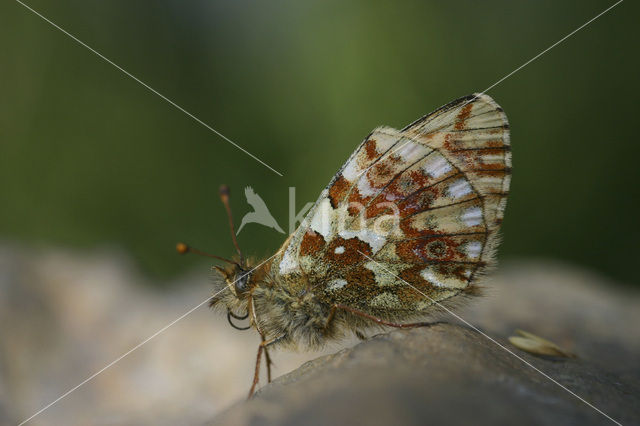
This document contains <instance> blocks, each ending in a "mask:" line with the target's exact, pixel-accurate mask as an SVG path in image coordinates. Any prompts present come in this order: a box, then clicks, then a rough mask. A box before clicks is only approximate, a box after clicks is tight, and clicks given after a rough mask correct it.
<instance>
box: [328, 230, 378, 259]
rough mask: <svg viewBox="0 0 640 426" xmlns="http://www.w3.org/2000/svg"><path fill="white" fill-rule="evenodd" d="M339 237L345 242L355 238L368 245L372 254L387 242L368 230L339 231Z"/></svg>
mask: <svg viewBox="0 0 640 426" xmlns="http://www.w3.org/2000/svg"><path fill="white" fill-rule="evenodd" d="M339 235H340V236H341V237H342V238H344V239H345V240H348V239H349V238H354V237H355V238H357V239H359V240H360V241H364V242H365V243H367V244H369V247H371V252H372V253H373V254H375V253H377V252H378V250H380V249H381V248H382V246H384V245H385V243H386V242H387V239H386V238H385V237H384V236H383V235H380V234H376V233H375V232H374V231H373V230H370V229H361V230H359V231H340V233H339Z"/></svg>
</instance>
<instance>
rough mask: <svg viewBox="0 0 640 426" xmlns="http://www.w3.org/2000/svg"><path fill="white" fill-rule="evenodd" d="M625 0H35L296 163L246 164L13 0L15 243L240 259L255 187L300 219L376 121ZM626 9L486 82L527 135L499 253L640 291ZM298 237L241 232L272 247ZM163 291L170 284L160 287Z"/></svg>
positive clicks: (8, 77)
mask: <svg viewBox="0 0 640 426" xmlns="http://www.w3.org/2000/svg"><path fill="white" fill-rule="evenodd" d="M610 3H611V2H606V1H587V2H584V1H580V2H578V1H570V2H560V3H558V2H553V1H535V2H534V1H531V2H507V1H504V2H502V1H497V2H473V1H464V2H447V3H445V2H423V1H408V2H403V3H402V4H397V3H393V2H378V1H355V2H340V1H321V2H320V1H318V2H307V1H304V2H298V1H275V2H267V3H265V2H247V1H235V0H234V1H192V2H187V3H185V2H180V1H156V2H129V1H110V2H103V1H98V0H84V1H65V2H50V1H42V0H33V1H30V2H29V3H28V4H29V5H30V6H32V7H33V8H35V9H36V10H38V11H40V12H41V13H43V14H44V15H45V16H47V17H48V18H49V19H51V20H52V21H53V22H55V23H57V24H58V25H60V26H61V27H63V28H65V29H66V30H67V31H69V32H71V33H72V34H74V35H75V36H77V37H78V38H79V39H80V40H83V41H84V42H86V43H87V44H89V45H90V46H92V47H93V48H95V49H96V50H97V51H99V52H101V53H102V54H103V55H105V56H106V57H108V58H110V59H111V60H113V61H114V62H116V63H117V64H119V65H120V66H122V67H123V68H125V69H126V70H128V71H129V72H131V73H132V74H134V75H135V76H137V77H138V78H140V79H141V80H143V81H144V82H146V83H147V84H149V85H150V86H152V87H153V88H155V89H156V90H158V91H159V92H160V93H162V94H164V95H166V96H167V97H168V98H170V99H172V100H174V101H175V102H176V103H178V104H179V105H181V106H183V107H184V108H186V109H187V110H188V111H190V112H192V113H193V114H195V115H196V116H197V117H199V118H200V119H202V120H203V121H205V122H207V123H209V124H210V125H211V126H213V127H214V128H216V129H217V130H219V131H220V132H222V133H223V134H225V135H226V136H228V137H229V138H231V139H232V140H234V141H236V142H237V143H238V144H240V145H241V146H243V147H244V148H246V149H247V150H249V151H250V152H252V153H253V154H255V155H256V156H258V157H259V158H261V159H263V161H265V162H266V163H268V164H269V165H271V166H272V167H274V168H275V169H277V170H278V171H280V172H281V173H282V174H283V175H284V176H283V177H280V176H278V175H276V174H274V173H273V172H271V171H270V170H268V169H267V168H265V167H263V166H262V165H260V164H259V163H257V162H256V161H254V160H253V159H251V158H249V157H248V156H246V155H245V154H244V153H242V152H240V151H239V150H237V149H236V148H234V147H233V146H231V145H230V144H228V143H227V142H225V141H223V140H222V139H220V138H219V137H217V136H216V135H215V134H213V133H211V132H210V131H209V130H207V129H205V128H204V127H202V126H201V125H199V124H197V123H196V122H195V121H193V120H192V119H191V118H189V117H187V116H186V115H185V114H183V113H182V112H180V111H178V110H176V109H175V108H173V107H172V106H171V105H169V104H168V103H166V102H165V101H163V100H162V99H160V98H159V97H158V96H156V95H154V94H152V93H150V92H149V91H148V90H147V89H145V88H143V87H142V86H140V85H139V84H138V83H136V82H134V81H133V80H131V79H130V78H128V77H126V76H125V75H124V74H123V73H121V72H120V71H118V70H116V69H115V68H113V67H112V66H111V65H109V64H107V63H105V62H104V61H103V60H101V59H100V58H98V57H97V56H96V55H94V54H92V53H91V52H89V51H88V50H87V49H85V48H83V47H81V46H79V45H78V44H77V43H76V42H74V41H72V40H71V39H69V38H68V37H66V36H65V35H63V34H62V33H60V32H59V31H57V30H55V29H53V28H52V27H51V26H50V25H49V24H47V23H45V22H44V21H42V20H41V19H40V18H38V17H36V16H35V15H34V14H32V13H31V12H29V11H27V10H26V9H25V8H24V7H22V6H20V5H19V4H18V3H16V2H3V3H2V5H0V17H1V18H0V20H1V22H2V24H1V25H0V51H1V52H2V66H1V67H0V92H1V93H2V101H1V102H0V138H1V141H2V143H1V148H0V188H1V191H0V197H1V198H0V205H1V206H2V208H0V236H1V237H2V238H3V239H4V240H10V241H17V242H24V243H28V244H38V245H63V246H68V247H75V248H80V249H84V248H91V247H96V246H103V245H110V246H116V247H120V248H122V249H125V250H126V251H128V252H129V253H131V254H132V255H133V256H134V257H135V259H136V261H137V262H138V264H139V265H140V267H141V268H143V270H144V271H145V272H147V273H149V274H150V275H152V276H155V277H159V278H163V277H170V276H174V275H175V274H177V273H178V272H180V271H184V270H185V269H187V268H189V267H191V266H193V263H196V262H204V261H203V260H199V259H193V258H191V259H190V258H183V257H177V256H176V255H175V253H174V244H175V242H176V241H178V240H185V241H187V242H189V243H191V244H192V245H194V246H198V247H201V248H202V249H206V250H209V251H211V252H214V253H218V254H220V255H225V256H226V255H230V254H231V253H232V246H231V245H230V241H229V237H228V230H227V225H226V220H225V217H224V214H223V213H224V210H223V209H222V207H221V205H220V204H219V200H218V197H217V188H218V185H219V184H220V183H227V184H229V185H230V186H231V187H232V189H233V190H234V191H235V192H234V195H235V196H234V198H233V200H232V203H233V207H234V212H235V215H236V217H237V220H239V219H240V218H241V217H242V215H244V214H245V213H246V212H248V211H249V210H250V207H249V206H248V205H247V204H246V202H245V200H244V195H243V189H244V187H245V186H248V185H251V186H253V187H254V189H255V190H256V192H257V193H258V194H260V195H261V196H262V197H263V199H264V200H265V201H266V202H267V204H268V205H269V207H270V208H271V210H272V213H273V214H274V216H275V217H276V218H277V219H278V220H279V222H280V224H281V226H282V227H283V228H285V229H287V223H288V187H290V186H294V187H296V189H297V192H296V194H297V204H298V207H299V208H301V207H302V206H303V205H304V204H305V203H306V202H308V201H314V200H315V198H316V197H317V195H318V194H319V192H320V191H321V189H322V188H323V187H324V186H325V185H326V184H327V182H328V181H329V179H330V178H331V176H332V175H333V173H335V172H336V171H337V170H338V168H339V167H340V166H341V164H342V163H343V162H344V161H345V160H346V158H347V156H348V155H349V154H350V153H351V152H352V150H353V149H354V147H355V146H356V145H357V144H358V143H359V142H360V141H361V140H362V138H363V137H364V136H366V135H367V133H368V132H369V131H370V130H371V129H373V128H374V127H376V126H378V125H382V124H386V125H390V126H393V127H396V128H400V127H402V126H404V125H405V124H407V123H409V122H411V121H413V120H414V119H415V118H417V117H420V116H421V115H423V114H425V113H427V112H429V111H432V110H434V109H435V108H437V107H439V106H440V105H442V104H444V103H447V102H449V101H451V100H453V99H455V98H457V97H460V96H463V95H466V94H469V93H473V92H475V91H481V90H483V89H485V88H487V87H488V86H490V85H491V84H493V83H494V82H496V81H497V80H498V79H500V78H501V77H503V76H504V75H505V74H507V73H509V72H510V71H512V70H514V69H515V68H516V67H517V66H519V65H521V64H522V63H524V62H525V61H527V60H528V59H530V58H531V57H533V56H534V55H535V54H537V53H539V52H540V51H541V50H543V49H544V48H546V47H548V46H549V45H551V44H552V43H554V42H555V41H557V40H558V39H560V38H561V37H563V36H564V35H566V34H567V33H568V32H570V31H571V30H573V29H575V28H576V27H578V26H579V25H581V24H583V23H584V22H585V21H587V20H588V19H589V18H591V17H593V16H594V15H595V14H596V13H598V12H599V11H601V10H603V9H604V8H605V7H606V6H607V5H609V4H610ZM632 3H633V2H625V3H623V4H622V5H621V6H619V7H618V8H617V10H616V9H614V10H613V11H612V13H609V14H607V15H605V16H603V17H602V18H600V19H599V20H597V21H596V22H594V23H593V24H591V25H589V26H588V27H587V28H585V29H584V30H582V31H580V32H579V33H578V34H576V35H575V36H574V37H572V38H570V39H569V40H567V41H566V42H564V43H563V44H561V45H560V46H558V47H557V48H555V49H553V50H551V51H550V52H549V53H547V54H545V55H544V56H542V57H541V58H540V59H538V60H536V61H535V62H533V63H532V64H530V65H529V66H527V67H526V68H524V69H523V70H521V71H520V72H518V73H516V74H515V75H513V76H512V77H510V78H509V79H507V80H506V81H504V82H502V83H501V84H499V85H498V86H496V87H495V88H493V89H491V90H490V91H489V94H490V95H491V96H493V97H494V98H495V99H496V100H497V102H498V103H500V105H502V106H503V107H504V109H505V110H506V112H507V114H508V117H509V119H510V122H511V126H512V140H513V156H514V176H513V186H512V191H511V196H510V200H509V206H508V211H507V214H506V219H505V222H504V228H503V230H504V243H503V245H502V247H501V250H500V256H501V257H502V258H503V259H504V258H509V257H513V256H518V257H522V256H528V257H529V256H535V257H545V258H557V259H562V260H565V261H569V262H574V263H578V264H582V265H587V266H589V267H591V268H594V269H596V270H599V271H602V272H604V273H606V274H607V275H610V276H612V277H615V278H617V279H619V280H621V281H624V282H628V283H632V284H638V280H637V278H636V277H637V273H636V270H637V265H636V263H637V260H638V258H640V245H638V241H639V240H640V233H639V232H638V215H637V211H638V210H637V209H638V192H639V191H638V178H639V177H640V173H639V171H638V163H637V159H638V158H639V156H640V144H639V143H638V141H637V134H638V131H637V125H636V124H637V113H638V107H637V103H638V97H637V95H638V94H639V91H638V79H637V76H638V63H639V62H638V59H637V55H636V54H635V52H636V50H637V46H638V36H637V34H636V33H635V31H634V30H633V28H634V26H635V24H636V23H637V22H636V17H637V14H636V13H632V11H633V10H634V9H635V11H636V12H637V7H636V6H635V5H633V4H632ZM284 238H285V237H284V236H283V235H282V234H278V233H277V232H275V231H273V230H271V229H267V228H263V227H261V226H258V225H249V226H248V227H247V228H246V229H245V230H243V232H242V233H241V235H240V243H241V244H242V246H244V248H245V251H247V252H248V253H253V254H256V255H260V256H262V255H266V254H269V253H271V252H272V251H273V250H275V249H277V248H278V247H279V245H280V244H281V243H282V242H283V240H284ZM159 282H160V281H159Z"/></svg>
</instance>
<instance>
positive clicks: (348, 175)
mask: <svg viewBox="0 0 640 426" xmlns="http://www.w3.org/2000/svg"><path fill="white" fill-rule="evenodd" d="M360 173H362V170H360V166H359V165H358V158H357V157H354V158H352V159H351V161H349V162H348V163H347V165H346V166H345V168H344V169H343V170H342V176H343V177H344V178H345V179H346V180H348V181H350V182H353V181H354V180H355V179H356V178H357V177H358V176H360Z"/></svg>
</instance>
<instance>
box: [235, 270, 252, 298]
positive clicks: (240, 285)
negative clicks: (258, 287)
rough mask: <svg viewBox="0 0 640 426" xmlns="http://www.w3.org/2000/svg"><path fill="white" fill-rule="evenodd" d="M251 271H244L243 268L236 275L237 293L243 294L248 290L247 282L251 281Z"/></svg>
mask: <svg viewBox="0 0 640 426" xmlns="http://www.w3.org/2000/svg"><path fill="white" fill-rule="evenodd" d="M249 275H250V273H249V272H244V271H242V270H240V272H239V273H238V275H236V277H237V278H236V282H235V287H236V293H237V294H242V293H244V292H245V291H247V283H248V282H249Z"/></svg>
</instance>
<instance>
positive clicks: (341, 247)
mask: <svg viewBox="0 0 640 426" xmlns="http://www.w3.org/2000/svg"><path fill="white" fill-rule="evenodd" d="M333 252H334V253H335V254H342V253H344V247H343V246H340V247H336V249H335V250H334V251H333Z"/></svg>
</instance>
